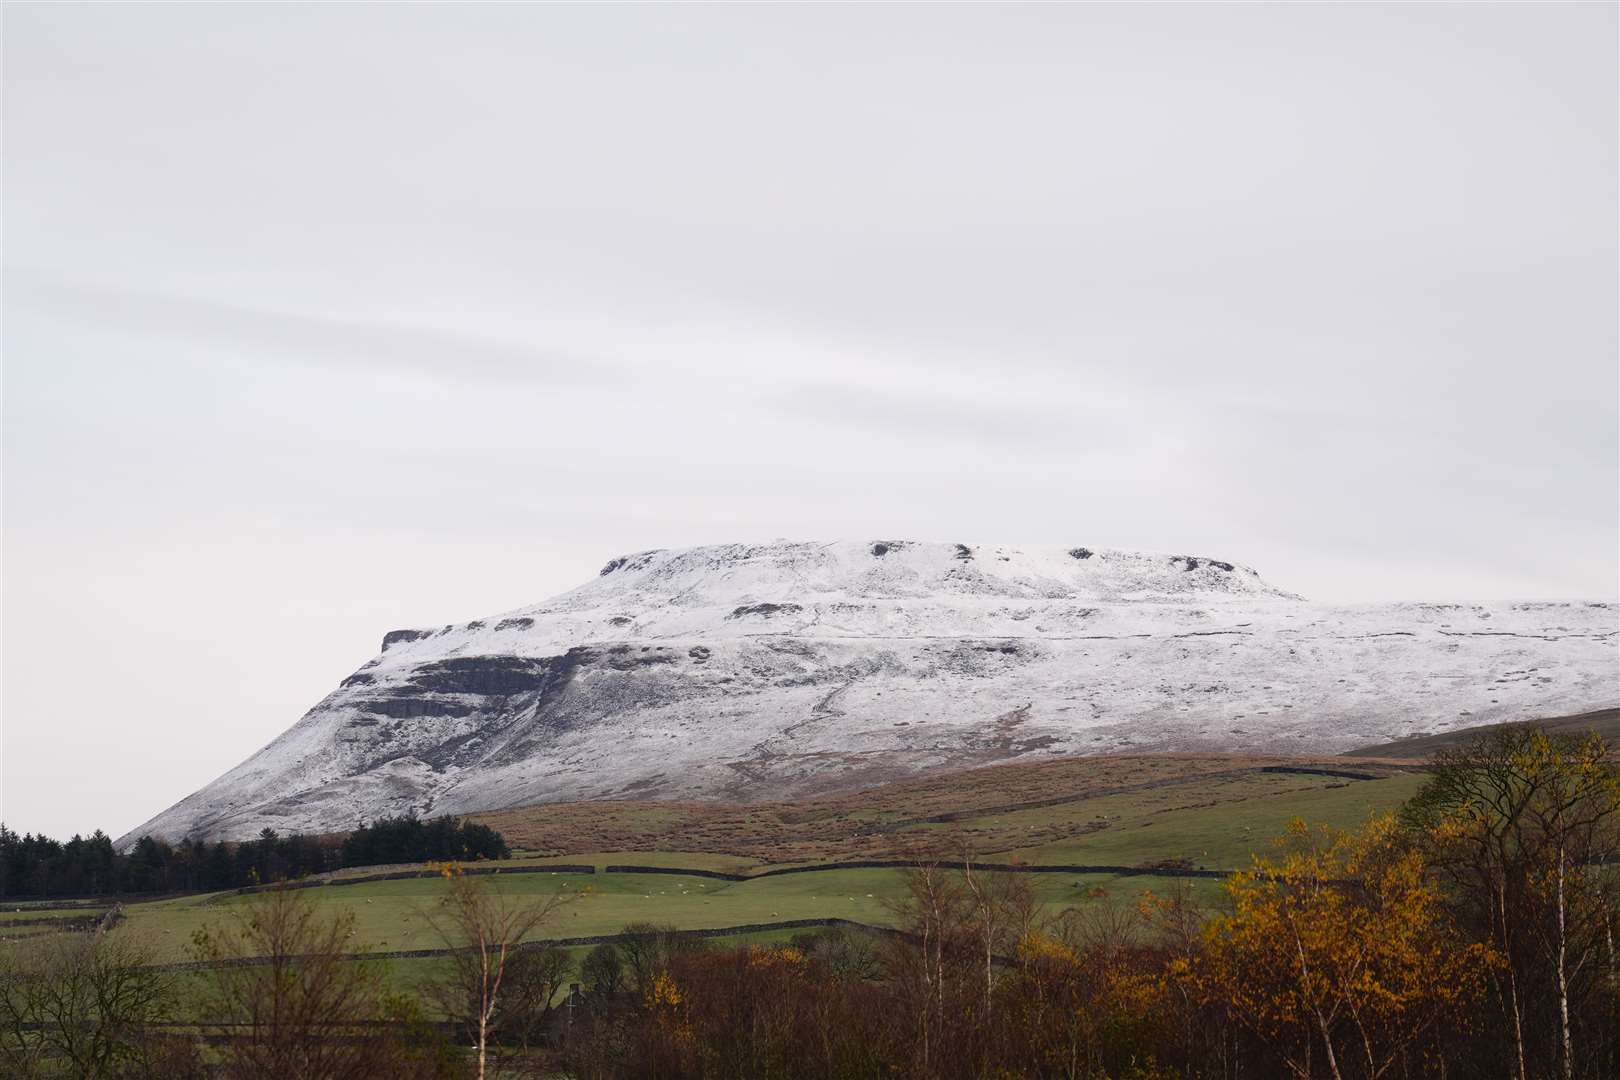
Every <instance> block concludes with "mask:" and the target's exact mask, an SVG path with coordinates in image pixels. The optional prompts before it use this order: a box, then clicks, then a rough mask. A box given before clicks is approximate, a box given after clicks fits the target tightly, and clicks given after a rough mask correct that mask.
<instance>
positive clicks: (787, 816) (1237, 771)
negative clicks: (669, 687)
mask: <svg viewBox="0 0 1620 1080" xmlns="http://www.w3.org/2000/svg"><path fill="white" fill-rule="evenodd" d="M1267 764H1276V761H1275V760H1274V759H1247V758H1245V759H1234V758H1229V757H1222V756H1216V755H1178V756H1163V757H1158V758H1147V757H1143V758H1138V759H1126V760H1120V759H1100V760H1099V759H1091V760H1086V759H1078V760H1070V761H1055V762H1044V763H1040V764H1039V765H1035V766H1021V767H1000V768H993V769H981V770H974V771H973V772H972V773H969V774H959V775H958V776H957V777H956V778H955V783H954V785H953V784H950V783H946V782H943V781H936V780H930V781H925V782H915V783H907V784H904V785H892V786H891V787H890V788H884V789H879V790H878V791H877V792H874V793H868V797H867V798H864V799H863V798H861V797H859V796H844V797H840V798H838V799H820V800H812V801H809V802H806V803H799V804H776V805H774V806H772V807H769V808H766V809H760V808H746V810H744V809H740V808H734V807H731V808H728V807H720V808H713V807H710V808H707V810H708V811H712V813H711V814H710V816H709V818H708V819H707V820H708V821H709V823H710V827H709V830H708V831H707V832H699V833H696V834H692V835H687V834H680V833H678V832H674V831H672V829H673V826H672V821H675V820H680V819H683V818H686V819H690V818H693V817H694V816H695V815H698V814H699V810H700V809H701V808H693V807H674V808H666V807H663V806H662V805H661V804H594V805H593V804H582V805H568V806H561V807H554V808H553V807H537V808H531V809H529V810H525V811H520V812H512V813H510V814H508V815H506V817H505V820H507V821H510V822H514V823H516V824H517V825H518V826H519V827H520V828H522V827H524V823H528V824H527V827H528V828H530V829H531V830H541V831H544V832H545V833H546V834H547V835H548V836H553V837H554V836H555V835H556V833H555V827H554V826H549V825H543V824H542V821H543V819H544V818H545V816H546V815H547V814H549V813H556V814H557V815H558V816H559V817H560V818H562V819H564V820H577V819H578V818H579V817H580V816H581V815H583V814H586V813H587V812H590V811H594V812H595V813H596V814H598V815H599V816H600V817H602V818H603V819H604V820H603V822H601V823H599V826H598V828H596V829H595V830H585V831H584V833H583V837H584V838H593V839H599V838H601V837H604V836H611V837H612V838H614V839H615V840H617V841H619V844H618V845H617V846H615V847H613V848H605V849H595V850H582V849H579V848H577V847H576V849H575V850H571V851H561V852H559V851H555V850H552V851H547V852H543V853H536V852H519V853H518V857H516V858H514V859H511V860H508V861H507V862H506V863H504V864H502V865H506V866H513V867H525V868H531V869H532V868H535V867H540V866H544V865H546V864H547V863H548V862H566V863H578V864H582V865H591V866H594V867H596V868H597V870H598V872H597V873H593V874H580V873H571V872H562V871H559V872H539V873H534V872H528V873H519V874H503V875H500V876H499V877H498V880H497V884H498V887H499V888H501V889H503V890H504V891H507V892H509V893H511V894H513V895H515V896H519V897H535V898H540V897H544V896H550V895H553V894H556V893H564V894H567V896H568V897H569V903H568V904H567V905H566V906H564V907H563V908H562V909H561V910H560V911H559V913H558V914H557V916H556V917H555V918H554V919H553V920H552V922H551V923H550V924H549V925H547V926H545V927H543V928H541V929H540V930H538V931H537V932H536V934H535V935H534V936H535V937H537V938H543V939H555V938H575V937H586V936H595V935H605V934H613V933H617V932H618V931H620V930H621V929H622V928H623V927H624V926H625V924H627V923H632V922H654V923H660V924H671V925H674V926H677V927H680V928H682V929H711V928H720V927H729V926H742V925H749V924H757V923H773V922H783V921H788V920H795V919H815V918H828V917H839V918H845V919H850V920H854V921H857V922H861V923H867V924H871V925H876V926H882V925H889V924H891V923H892V922H893V921H894V915H893V911H892V904H893V902H894V901H895V900H897V899H899V898H900V897H901V896H902V894H903V893H904V891H905V874H904V872H903V871H900V870H895V869H847V868H828V869H813V868H811V869H807V870H805V871H804V872H798V873H789V874H778V875H773V876H766V877H756V878H753V879H750V880H745V881H725V880H717V879H711V878H703V877H699V876H695V875H681V874H625V873H613V874H608V873H602V872H600V871H601V868H602V867H604V866H607V865H610V864H617V863H629V864H639V865H651V866H666V867H678V868H686V869H704V870H720V871H726V872H731V873H739V872H741V873H748V872H750V871H754V872H758V871H759V870H762V869H765V868H768V867H770V866H782V865H784V864H785V863H788V862H790V859H788V858H787V857H786V856H789V855H790V854H791V855H797V856H800V857H801V859H802V858H803V857H804V856H806V855H807V854H809V849H810V848H812V847H814V848H815V849H816V850H817V851H818V852H819V853H821V854H822V855H823V857H831V856H837V857H840V858H899V857H914V856H916V855H918V854H929V853H932V854H935V855H938V856H940V857H953V856H960V854H961V853H962V852H963V851H964V850H968V851H971V852H973V854H974V856H975V857H976V858H978V859H981V860H985V861H992V862H1025V863H1029V864H1033V865H1041V864H1086V865H1109V866H1119V867H1138V866H1144V865H1148V864H1155V863H1162V862H1164V861H1167V860H1174V861H1183V860H1184V864H1187V865H1191V866H1193V867H1204V868H1209V869H1234V868H1239V867H1242V866H1245V865H1247V864H1248V862H1249V859H1250V856H1251V854H1252V853H1254V852H1264V851H1267V850H1269V848H1270V844H1271V840H1272V838H1274V837H1275V836H1276V835H1278V834H1279V833H1281V832H1282V831H1283V830H1284V829H1285V828H1286V827H1287V825H1288V823H1289V821H1290V820H1292V819H1294V818H1296V817H1297V818H1302V819H1304V820H1307V821H1309V822H1311V823H1313V824H1326V825H1333V826H1338V827H1352V826H1355V825H1357V824H1359V823H1361V822H1362V821H1365V820H1366V818H1367V817H1368V815H1369V814H1371V813H1373V812H1376V811H1379V810H1387V809H1390V808H1393V807H1395V806H1397V805H1399V804H1400V803H1401V802H1402V801H1404V800H1405V799H1406V798H1408V797H1410V795H1411V794H1412V793H1413V792H1415V791H1416V790H1417V788H1418V786H1419V785H1420V784H1421V782H1422V777H1421V774H1417V773H1412V772H1403V771H1398V770H1394V769H1388V768H1379V769H1375V770H1373V772H1375V773H1376V775H1378V776H1379V778H1378V779H1371V780H1351V779H1346V778H1343V777H1335V776H1324V775H1314V774H1301V773H1292V772H1290V773H1276V772H1261V771H1259V769H1260V767H1261V766H1263V765H1267ZM1295 764H1298V763H1295ZM1317 764H1318V765H1321V764H1326V763H1323V762H1318V763H1317ZM1342 764H1343V763H1342V762H1341V763H1339V765H1340V767H1342ZM893 788H900V789H901V790H899V791H895V790H892V789H893ZM1030 802H1045V803H1047V804H1048V805H1040V806H1027V805H1023V804H1028V803H1030ZM1009 807H1013V808H1009ZM1020 807H1021V808H1020ZM941 818H945V819H947V820H940V819H941ZM485 820H489V821H491V822H492V823H497V824H498V823H500V822H501V821H502V816H501V815H486V816H485ZM715 822H720V823H723V825H724V827H723V828H719V829H717V828H715V824H714V823H715ZM743 822H746V823H747V826H746V830H745V831H742V832H738V831H734V830H737V829H741V828H742V823H743ZM773 829H775V830H777V832H778V833H779V835H780V843H779V844H777V845H775V846H772V845H771V844H770V843H769V838H770V835H771V830H773ZM806 830H814V831H815V832H816V833H817V834H819V835H820V836H821V837H824V838H832V839H821V840H815V839H813V838H812V837H809V836H807V832H806ZM509 835H510V834H509ZM527 835H533V834H532V833H530V834H527ZM584 838H582V839H581V840H579V841H578V844H584V843H586V842H588V840H587V839H584ZM728 838H729V839H728ZM514 839H516V837H514ZM654 843H665V844H669V845H671V846H670V847H668V848H664V849H660V850H647V849H646V848H644V847H642V846H641V845H643V844H646V845H651V844H654ZM703 843H716V844H720V845H729V846H730V850H727V849H725V848H724V847H722V848H721V849H720V850H702V849H701V848H700V845H701V844H703ZM552 846H553V847H555V846H557V845H556V844H553V845H552ZM694 848H697V849H698V850H693V849H694ZM361 873H364V871H354V872H350V874H349V876H356V875H358V874H361ZM1030 882H1031V885H1032V886H1033V888H1034V889H1035V891H1036V895H1037V897H1038V898H1039V899H1040V901H1041V902H1042V904H1043V906H1044V907H1045V908H1046V910H1048V911H1049V912H1051V913H1056V912H1058V911H1061V910H1063V909H1064V908H1066V907H1070V906H1074V905H1076V904H1082V903H1086V902H1088V901H1087V897H1088V896H1090V895H1091V894H1092V892H1093V890H1096V889H1099V888H1100V889H1103V890H1105V891H1107V892H1109V893H1111V894H1113V895H1116V896H1134V895H1136V894H1138V893H1140V892H1141V891H1143V890H1144V889H1147V888H1150V887H1153V888H1157V889H1160V890H1162V889H1164V888H1165V887H1166V883H1165V882H1164V881H1163V880H1162V879H1153V878H1145V877H1141V876H1133V875H1127V874H1113V873H1110V874H1085V875H1077V874H1073V873H1063V872H1053V873H1038V874H1031V875H1030ZM1195 888H1196V895H1197V896H1199V897H1201V898H1202V899H1204V900H1205V901H1207V902H1210V903H1213V902H1215V901H1216V899H1217V897H1218V893H1219V889H1218V883H1217V882H1213V881H1199V882H1197V883H1196V886H1195ZM443 891H444V883H443V882H442V881H441V880H440V879H438V878H432V877H428V878H412V879H405V880H393V881H371V882H362V883H356V884H347V885H327V886H320V887H316V888H313V889H311V890H309V894H310V896H311V898H312V899H314V900H316V901H317V902H318V903H320V904H321V905H323V906H325V907H328V908H330V909H332V910H334V911H338V910H342V911H349V912H352V913H353V914H354V916H355V932H354V937H353V940H352V947H351V950H350V951H353V952H356V953H366V952H380V951H394V950H415V949H433V948H440V947H442V946H443V944H444V942H443V941H442V940H441V939H440V937H439V936H438V935H437V934H436V933H435V932H434V931H433V929H432V927H431V926H430V924H429V918H428V914H429V912H431V910H432V909H433V907H434V905H435V904H436V903H437V901H438V900H439V899H440V897H442V895H443ZM248 903H251V898H249V897H241V896H231V895H224V896H215V897H184V898H178V899H170V900H162V901H156V902H151V903H137V904H130V905H128V907H127V909H126V912H127V919H128V922H127V926H128V930H129V932H130V933H134V934H140V935H143V936H149V937H150V938H151V939H152V940H153V941H155V942H156V943H157V944H158V947H159V949H160V952H161V954H162V956H163V957H164V958H165V959H170V960H183V959H186V958H187V949H188V946H189V943H190V940H191V935H192V934H193V933H194V932H195V931H196V930H198V929H200V928H202V927H203V926H204V925H206V924H208V923H209V922H210V921H215V920H218V919H220V918H222V917H224V916H226V915H228V914H229V913H230V912H231V911H232V910H233V909H236V908H239V907H240V906H241V905H244V904H248ZM425 962H426V961H415V960H404V961H390V963H392V964H402V965H405V966H404V967H402V968H401V969H400V970H401V971H407V972H408V971H410V970H415V969H413V968H411V967H410V965H412V964H418V963H425Z"/></svg>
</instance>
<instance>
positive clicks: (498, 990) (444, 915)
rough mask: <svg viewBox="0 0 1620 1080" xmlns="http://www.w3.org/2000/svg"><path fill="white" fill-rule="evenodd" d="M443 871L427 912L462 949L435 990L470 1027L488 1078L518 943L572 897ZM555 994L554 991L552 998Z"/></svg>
mask: <svg viewBox="0 0 1620 1080" xmlns="http://www.w3.org/2000/svg"><path fill="white" fill-rule="evenodd" d="M442 872H443V874H444V878H445V881H446V882H447V884H448V888H447V890H446V893H445V896H444V898H443V900H442V901H441V902H440V903H439V904H438V905H437V906H436V908H434V909H431V910H429V911H428V912H427V913H426V917H427V920H428V922H429V923H430V924H431V925H432V927H433V929H434V930H435V931H436V932H437V933H438V935H439V937H440V938H442V939H443V940H444V943H445V944H446V945H447V946H449V947H450V948H452V949H455V950H456V951H455V952H454V953H453V954H452V956H451V958H450V964H449V967H448V969H447V971H446V974H445V975H444V977H443V978H442V979H440V980H439V981H438V982H437V983H435V984H433V985H432V986H431V987H430V988H429V992H430V993H431V994H432V996H433V997H434V999H435V1001H436V1003H437V1004H438V1005H439V1006H440V1007H441V1008H442V1009H443V1010H444V1012H445V1014H446V1015H447V1016H449V1017H451V1018H452V1019H453V1020H455V1021H457V1022H458V1023H459V1024H461V1025H462V1026H463V1027H464V1028H465V1029H466V1031H467V1034H468V1037H469V1039H470V1041H471V1042H472V1045H473V1049H474V1052H475V1053H476V1061H477V1065H476V1074H477V1076H478V1077H479V1080H483V1078H484V1077H485V1076H486V1075H487V1070H488V1057H489V1040H490V1035H491V1033H492V1032H493V1031H494V1030H495V1027H496V1020H497V1017H498V1015H499V1013H500V1010H501V1007H502V1003H503V1001H504V996H503V995H506V994H509V993H512V992H513V987H512V985H511V980H512V977H513V975H514V974H515V973H516V970H515V969H516V967H517V965H516V964H515V963H514V957H515V956H516V954H517V946H518V944H519V943H520V942H521V941H522V940H523V939H524V938H526V937H529V936H530V935H532V934H533V933H534V932H535V931H536V930H538V929H539V928H540V927H542V926H544V925H545V924H546V923H547V922H548V921H550V920H551V918H552V916H553V915H555V914H556V912H557V910H558V909H559V908H560V907H562V906H563V905H564V904H566V903H567V902H568V901H569V899H570V898H569V897H567V896H564V895H563V894H561V893H556V894H553V895H551V896H545V897H540V898H524V897H517V896H513V895H511V894H509V893H506V892H504V891H502V890H501V889H500V888H499V886H498V885H496V883H495V881H494V879H493V876H492V877H483V878H473V877H469V876H467V875H466V874H464V873H462V872H461V869H460V867H458V866H454V865H452V866H448V867H445V868H443V871H442ZM558 977H559V978H560V975H559V976H558ZM554 989H555V987H553V990H554ZM549 998H550V994H549V993H548V994H547V1001H548V1003H549Z"/></svg>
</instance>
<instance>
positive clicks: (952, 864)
mask: <svg viewBox="0 0 1620 1080" xmlns="http://www.w3.org/2000/svg"><path fill="white" fill-rule="evenodd" d="M928 867H933V868H935V869H939V870H966V869H970V868H971V869H974V870H987V871H992V872H994V871H1000V872H1004V873H1009V874H1113V875H1117V876H1120V877H1175V878H1188V877H1190V878H1225V877H1230V876H1231V875H1233V874H1235V873H1237V871H1235V870H1206V869H1203V868H1199V869H1193V868H1191V867H1177V866H1106V865H1089V864H1077V863H991V862H973V863H970V862H966V861H964V860H961V859H852V860H848V861H845V862H832V863H815V864H813V865H809V866H779V867H775V868H773V869H770V870H761V871H760V872H759V873H757V874H733V873H728V872H727V871H725V870H683V869H681V868H680V867H678V866H633V865H620V864H613V865H610V866H604V867H602V873H604V874H674V875H676V876H679V877H703V878H714V879H716V880H719V881H757V880H759V879H760V878H768V877H781V876H782V875H783V874H812V873H816V872H817V871H821V870H922V869H925V868H928Z"/></svg>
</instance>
